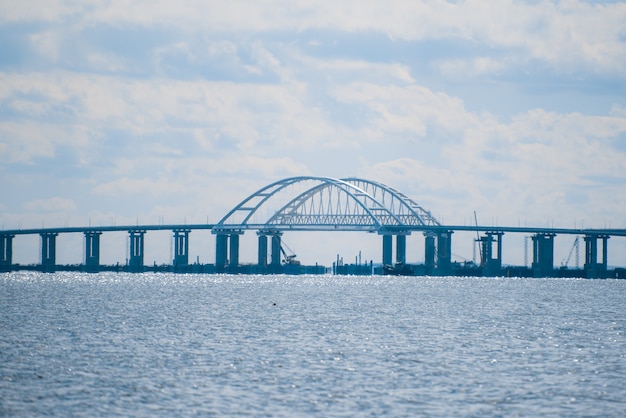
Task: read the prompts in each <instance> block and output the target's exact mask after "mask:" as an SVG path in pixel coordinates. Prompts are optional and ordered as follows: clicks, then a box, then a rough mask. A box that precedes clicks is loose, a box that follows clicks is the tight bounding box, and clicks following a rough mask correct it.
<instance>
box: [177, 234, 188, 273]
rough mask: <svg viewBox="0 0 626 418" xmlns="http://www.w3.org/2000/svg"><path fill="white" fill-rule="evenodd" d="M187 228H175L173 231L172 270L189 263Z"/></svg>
mask: <svg viewBox="0 0 626 418" xmlns="http://www.w3.org/2000/svg"><path fill="white" fill-rule="evenodd" d="M190 232H191V230H189V229H175V230H174V231H173V233H174V260H173V263H174V271H178V270H180V269H181V268H182V269H184V267H186V266H188V265H189V233H190Z"/></svg>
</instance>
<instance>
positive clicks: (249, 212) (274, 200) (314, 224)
mask: <svg viewBox="0 0 626 418" xmlns="http://www.w3.org/2000/svg"><path fill="white" fill-rule="evenodd" d="M438 225H439V222H438V221H437V220H436V219H435V218H434V217H433V216H432V215H431V213H430V212H429V211H427V210H425V209H423V208H422V207H420V206H419V205H418V204H417V203H415V202H414V201H413V200H411V199H409V198H408V197H407V196H405V195H404V194H402V193H400V192H398V191H397V190H395V189H392V188H391V187H388V186H386V185H384V184H382V183H378V182H374V181H370V180H365V179H359V178H346V179H335V178H330V177H313V176H301V177H291V178H287V179H283V180H280V181H277V182H275V183H272V184H269V185H267V186H265V187H263V188H261V189H259V190H258V191H256V192H255V193H253V194H251V195H250V196H248V197H247V198H246V199H244V200H243V201H242V202H241V203H239V204H238V205H237V206H235V207H234V208H233V209H232V210H231V211H230V212H229V213H228V214H226V216H224V217H223V218H222V219H221V220H220V221H219V222H218V224H217V225H216V226H215V228H214V231H216V232H217V231H233V230H245V229H258V230H273V231H282V230H316V231H323V230H333V231H368V232H379V233H382V232H383V231H385V229H387V228H391V229H393V230H396V231H397V230H401V229H402V228H403V227H415V226H438Z"/></svg>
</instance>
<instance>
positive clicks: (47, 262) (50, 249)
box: [39, 232, 59, 272]
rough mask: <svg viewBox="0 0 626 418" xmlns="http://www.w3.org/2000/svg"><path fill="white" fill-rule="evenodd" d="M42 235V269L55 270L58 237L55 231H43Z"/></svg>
mask: <svg viewBox="0 0 626 418" xmlns="http://www.w3.org/2000/svg"><path fill="white" fill-rule="evenodd" d="M39 235H40V236H41V269H42V270H43V271H46V272H53V271H54V270H55V266H56V237H57V235H59V234H57V233H55V232H43V233H41V234H39Z"/></svg>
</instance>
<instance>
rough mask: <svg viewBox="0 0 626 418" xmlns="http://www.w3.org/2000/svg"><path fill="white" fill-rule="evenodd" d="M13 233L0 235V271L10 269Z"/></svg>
mask: <svg viewBox="0 0 626 418" xmlns="http://www.w3.org/2000/svg"><path fill="white" fill-rule="evenodd" d="M14 237H15V235H11V234H2V235H0V271H11V266H12V265H13V238H14Z"/></svg>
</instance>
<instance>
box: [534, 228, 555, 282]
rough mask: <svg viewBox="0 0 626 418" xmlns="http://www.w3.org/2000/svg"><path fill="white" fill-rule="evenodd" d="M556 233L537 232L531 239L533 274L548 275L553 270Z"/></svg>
mask: <svg viewBox="0 0 626 418" xmlns="http://www.w3.org/2000/svg"><path fill="white" fill-rule="evenodd" d="M555 236H556V234H551V233H539V234H535V235H533V237H532V240H533V264H532V269H533V275H534V276H535V277H550V276H552V274H553V271H554V237H555Z"/></svg>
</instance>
